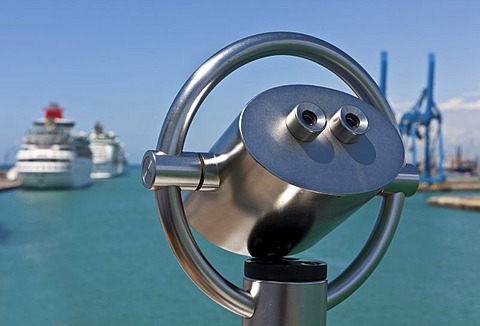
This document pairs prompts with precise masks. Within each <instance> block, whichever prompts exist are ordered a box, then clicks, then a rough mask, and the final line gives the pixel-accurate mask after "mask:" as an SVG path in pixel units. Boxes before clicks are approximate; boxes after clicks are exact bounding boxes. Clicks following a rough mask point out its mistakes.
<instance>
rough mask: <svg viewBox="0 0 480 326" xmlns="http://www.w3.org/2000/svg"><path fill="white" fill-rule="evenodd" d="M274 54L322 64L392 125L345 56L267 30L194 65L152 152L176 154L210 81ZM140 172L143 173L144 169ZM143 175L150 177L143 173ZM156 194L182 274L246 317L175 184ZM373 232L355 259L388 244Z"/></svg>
mask: <svg viewBox="0 0 480 326" xmlns="http://www.w3.org/2000/svg"><path fill="white" fill-rule="evenodd" d="M273 55H291V56H297V57H301V58H305V59H308V60H311V61H313V62H316V63H318V64H321V65H322V66H324V67H326V68H327V69H329V70H330V71H331V72H333V73H335V74H336V75H337V76H339V77H340V78H341V79H342V80H343V81H344V82H345V83H346V84H347V85H348V86H349V87H350V88H351V89H352V90H353V91H354V93H355V94H356V95H357V96H358V97H359V98H360V99H362V100H363V101H365V102H367V103H368V104H370V105H372V106H373V107H375V108H376V109H377V110H379V112H381V113H383V114H384V115H385V117H386V118H387V120H388V121H389V122H390V123H391V124H392V125H395V126H396V123H395V118H394V115H393V112H392V111H391V109H390V107H389V105H388V103H387V101H386V100H385V98H384V97H383V95H382V94H381V92H380V91H379V89H378V87H377V85H376V83H375V82H374V81H373V79H372V78H371V77H370V76H369V75H368V74H367V73H366V72H365V70H364V69H363V68H362V67H361V66H360V65H358V64H357V63H356V62H355V61H354V60H353V59H352V58H350V57H349V56H348V55H347V54H345V53H344V52H342V51H341V50H339V49H337V48H336V47H334V46H332V45H331V44H329V43H327V42H324V41H322V40H319V39H317V38H314V37H311V36H307V35H303V34H297V33H266V34H260V35H255V36H252V37H248V38H245V39H243V40H240V41H238V42H235V43H233V44H231V45H230V46H227V47H226V48H224V49H223V50H221V51H219V52H218V53H217V54H215V55H214V56H212V57H211V58H210V59H209V60H207V61H206V62H205V63H204V64H203V65H202V66H200V67H199V69H198V70H197V71H196V72H195V73H194V74H193V75H192V76H191V77H190V79H189V80H188V81H187V82H186V83H185V85H184V86H183V88H182V89H181V90H180V92H179V93H178V95H177V97H176V98H175V100H174V102H173V103H172V106H171V107H170V110H169V113H168V115H167V117H166V120H165V121H166V122H165V124H164V125H163V128H162V131H161V133H160V136H159V139H158V144H157V151H162V152H163V153H165V154H167V155H172V156H176V155H179V154H181V152H182V148H183V145H184V142H185V138H186V134H187V132H188V128H189V126H190V124H191V122H192V120H193V117H194V115H195V112H196V111H197V110H198V108H199V107H200V105H201V103H202V102H203V100H204V99H205V97H206V96H207V95H208V94H209V93H210V92H211V90H212V89H213V88H214V87H215V85H217V84H218V83H219V82H220V81H221V80H222V79H223V78H225V77H226V76H227V75H228V74H230V73H231V72H232V71H234V70H236V69H237V68H239V67H241V66H243V65H244V64H246V63H248V62H251V61H253V60H256V59H259V58H263V57H268V56H273ZM231 151H232V153H233V155H235V153H236V151H241V149H237V148H232V149H231ZM147 163H148V162H147ZM147 166H148V164H147ZM220 166H221V162H219V170H220V171H221V167H220ZM145 172H148V169H146V171H145ZM339 172H342V171H339ZM145 176H146V177H147V178H146V180H147V181H149V180H150V179H149V178H148V177H149V175H148V173H147V175H145ZM220 176H221V172H220ZM332 177H334V176H332ZM362 180H363V179H362V178H361V176H359V178H358V180H356V182H360V183H361V182H362ZM147 183H148V182H147ZM155 195H156V199H157V206H158V210H159V214H160V218H161V223H162V226H163V229H164V232H165V235H166V237H167V239H168V242H169V244H170V246H171V248H172V251H173V252H174V253H175V255H176V257H177V260H178V261H179V263H180V265H181V266H182V268H183V269H184V271H185V272H186V274H187V275H188V276H189V277H190V278H191V279H192V281H193V282H194V283H195V284H196V285H197V286H198V287H199V288H200V289H201V290H202V291H204V293H205V294H207V295H208V296H209V297H211V298H212V299H213V300H215V301H216V302H217V303H219V304H220V305H222V306H223V307H225V308H227V309H229V310H230V311H232V312H234V313H236V314H238V315H240V316H242V317H246V318H249V317H251V316H252V315H253V313H254V311H255V304H256V303H255V299H254V298H253V297H252V295H251V294H250V293H249V292H248V291H245V290H242V289H239V288H238V287H236V286H235V285H233V284H232V283H230V282H228V281H227V280H225V279H224V278H223V277H222V276H221V275H219V274H218V272H217V271H216V270H215V269H214V268H213V267H212V266H211V265H210V264H209V263H208V261H207V260H206V259H205V257H204V256H203V255H202V254H201V252H200V250H199V248H198V246H197V244H196V242H195V239H194V237H193V236H192V234H191V232H190V229H189V227H188V223H187V219H186V216H185V213H184V211H183V204H182V201H181V195H180V191H179V188H177V187H171V186H170V187H166V188H162V189H160V190H156V193H155ZM403 198H404V196H403V194H400V195H398V194H396V195H391V196H388V197H387V201H388V205H385V207H384V210H383V213H382V214H381V215H379V218H378V221H377V225H391V224H395V218H396V216H397V215H398V214H396V212H397V210H398V211H399V210H400V209H401V205H402V203H403ZM395 225H396V224H395ZM375 230H376V231H378V232H377V233H375V232H376V231H374V233H373V234H372V237H371V238H370V240H369V241H368V242H367V244H366V247H369V248H370V247H372V246H374V247H375V248H376V249H375V250H364V251H363V253H364V255H363V256H361V257H360V256H359V259H360V258H361V259H362V260H365V261H369V262H376V261H379V260H380V259H381V257H382V256H383V253H384V252H385V250H386V248H387V247H388V245H389V243H390V241H380V242H379V243H378V244H377V243H376V240H378V239H380V240H382V239H384V237H386V238H389V237H390V233H389V232H390V230H391V228H387V229H385V228H379V227H377V228H375ZM390 238H391V237H390ZM368 266H371V264H370V265H368ZM368 266H365V265H363V264H355V265H351V268H349V269H347V271H346V272H347V274H348V275H369V273H371V270H370V269H369V268H368ZM344 274H345V273H344ZM360 279H361V278H360ZM344 280H345V281H344ZM357 280H358V278H357V279H352V278H349V277H346V278H342V279H340V280H339V281H338V282H336V283H334V284H337V285H336V286H333V287H332V288H331V291H332V293H331V294H329V298H330V299H329V302H334V303H335V304H337V303H338V302H339V300H340V301H341V300H342V299H343V298H345V297H346V296H345V293H346V294H348V293H351V292H352V289H353V290H355V289H356V287H357V286H358V284H359V282H358V281H357ZM334 282H335V281H334ZM330 305H332V303H331V304H330ZM319 308H320V309H321V307H319Z"/></svg>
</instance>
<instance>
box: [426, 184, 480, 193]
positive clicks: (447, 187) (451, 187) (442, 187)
mask: <svg viewBox="0 0 480 326" xmlns="http://www.w3.org/2000/svg"><path fill="white" fill-rule="evenodd" d="M419 191H426V192H429V191H431V192H442V191H444V192H446V191H480V182H468V181H467V182H462V181H460V182H455V181H445V182H439V183H432V184H428V183H421V184H420V186H419Z"/></svg>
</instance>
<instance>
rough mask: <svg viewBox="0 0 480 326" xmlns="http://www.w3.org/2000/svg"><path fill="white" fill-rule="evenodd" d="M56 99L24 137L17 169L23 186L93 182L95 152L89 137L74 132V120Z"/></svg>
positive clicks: (73, 186) (47, 186)
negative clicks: (64, 113) (68, 116)
mask: <svg viewBox="0 0 480 326" xmlns="http://www.w3.org/2000/svg"><path fill="white" fill-rule="evenodd" d="M62 112H63V109H62V108H60V107H59V106H58V105H57V104H56V103H52V104H51V105H50V106H49V107H47V108H45V117H44V118H43V119H38V120H35V121H34V122H33V126H34V129H33V130H31V131H29V132H28V133H27V135H26V136H25V137H24V139H23V144H22V148H21V149H20V151H19V152H18V153H17V156H16V163H15V167H14V170H15V172H16V174H17V177H18V179H20V181H21V182H22V186H23V187H24V188H38V189H48V188H77V187H84V186H88V185H90V184H91V182H92V181H91V178H90V174H91V172H92V153H91V151H90V148H89V142H88V139H87V138H86V137H82V136H77V135H74V134H73V133H72V129H73V127H74V125H75V123H74V122H73V121H72V120H68V119H64V118H63V117H62Z"/></svg>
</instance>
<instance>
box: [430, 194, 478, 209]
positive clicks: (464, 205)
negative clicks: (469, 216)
mask: <svg viewBox="0 0 480 326" xmlns="http://www.w3.org/2000/svg"><path fill="white" fill-rule="evenodd" d="M427 202H428V204H429V205H432V206H441V207H450V208H459V209H467V210H474V211H480V197H479V196H473V197H454V196H435V197H430V198H429V199H428V200H427Z"/></svg>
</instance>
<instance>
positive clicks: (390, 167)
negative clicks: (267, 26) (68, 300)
mask: <svg viewBox="0 0 480 326" xmlns="http://www.w3.org/2000/svg"><path fill="white" fill-rule="evenodd" d="M305 102H308V103H312V105H315V106H317V107H322V108H323V109H322V110H323V111H322V112H324V114H325V119H326V121H327V124H330V123H331V122H332V120H334V119H335V117H336V116H337V113H338V111H339V108H342V109H341V110H343V111H346V110H345V108H348V109H349V111H348V112H347V113H346V114H348V113H349V112H350V111H352V110H350V108H352V107H353V105H355V110H356V111H354V112H355V113H356V114H358V115H359V116H360V113H358V112H359V111H360V110H362V116H361V119H362V120H366V119H367V116H368V119H369V121H370V128H368V130H367V129H366V128H365V130H364V131H363V134H362V137H363V138H362V139H358V140H357V141H356V142H353V143H344V142H343V141H339V140H338V139H337V137H336V136H334V135H332V133H331V132H329V131H328V130H325V131H324V132H322V133H321V134H319V135H317V137H316V138H315V140H312V141H310V142H308V143H305V142H303V141H300V140H298V139H297V137H295V136H294V135H292V134H291V133H290V132H289V129H288V127H287V125H286V124H285V123H284V121H285V116H288V115H289V114H290V113H291V110H292V108H295V107H297V104H296V103H305ZM360 108H361V109H360ZM352 112H353V111H352ZM211 152H212V153H214V154H215V156H216V157H218V158H221V161H222V163H221V164H220V163H219V164H218V166H219V171H220V179H221V180H220V187H219V188H218V189H217V190H216V191H215V192H211V193H200V192H195V193H191V194H189V196H188V198H187V199H186V200H185V204H184V206H185V212H186V215H187V217H188V219H189V222H190V224H191V225H192V226H193V227H194V228H195V229H196V230H197V231H198V232H199V233H200V234H201V235H202V236H203V237H205V238H206V239H207V240H209V241H210V242H213V243H214V244H216V245H218V246H220V247H222V248H224V249H226V250H230V251H232V252H235V253H238V254H243V255H247V256H254V257H271V256H276V257H282V256H287V255H291V254H295V253H298V252H301V251H303V250H305V249H308V248H310V247H311V246H313V245H314V244H316V243H317V242H318V241H319V240H320V239H322V238H323V237H324V236H325V235H327V234H328V233H329V232H330V231H331V230H333V229H334V228H335V227H337V226H338V225H340V224H341V223H342V222H343V221H344V220H345V219H346V218H347V217H348V216H350V215H351V214H352V213H353V212H355V211H356V210H357V209H358V208H360V207H361V205H363V204H364V203H365V202H366V201H368V200H369V199H370V198H372V197H373V196H375V195H376V194H378V193H379V192H380V191H381V188H382V187H383V186H385V185H386V184H388V183H390V182H391V181H392V180H393V179H395V177H396V176H397V175H398V172H399V171H400V169H401V167H402V163H403V157H404V151H403V143H402V140H401V138H400V136H399V135H398V133H397V132H396V130H395V128H394V126H393V125H391V124H390V123H389V122H388V120H387V119H386V118H385V116H383V115H382V114H381V113H379V112H378V111H377V110H375V109H374V108H373V107H371V106H370V105H368V104H366V103H365V102H363V101H360V100H359V99H357V98H355V97H353V96H350V95H348V94H345V93H342V92H338V91H334V90H331V89H325V88H322V87H316V86H305V85H292V86H281V87H277V88H274V89H270V90H268V91H265V92H263V93H262V94H260V95H258V96H257V97H255V99H253V100H251V101H250V102H249V104H248V106H247V107H246V108H245V109H244V110H243V111H242V113H241V115H240V117H239V118H238V119H237V120H235V121H234V123H233V124H232V125H231V126H230V127H229V129H228V130H227V132H226V133H225V134H224V135H223V136H222V137H221V138H220V139H219V140H218V141H217V144H216V145H215V146H214V147H213V148H212V150H211ZM231 153H234V157H230V154H231ZM333 176H334V177H333ZM360 176H361V179H360V178H359V177H360Z"/></svg>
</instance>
